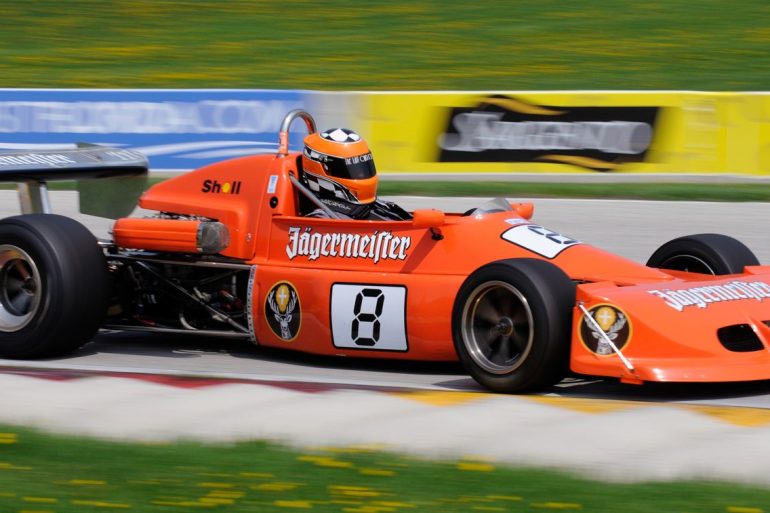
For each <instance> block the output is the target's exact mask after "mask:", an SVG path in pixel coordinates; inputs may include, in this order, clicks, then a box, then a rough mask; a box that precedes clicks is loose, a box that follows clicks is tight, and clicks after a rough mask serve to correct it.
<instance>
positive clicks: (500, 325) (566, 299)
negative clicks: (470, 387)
mask: <svg viewBox="0 0 770 513" xmlns="http://www.w3.org/2000/svg"><path fill="white" fill-rule="evenodd" d="M574 305H575V284H574V283H573V282H572V280H570V279H569V277H568V276H567V275H566V274H564V272H563V271H562V270H561V269H559V268H558V267H556V266H555V265H553V264H551V263H549V262H546V261H544V260H537V259H529V258H522V259H511V260H501V261H499V262H494V263H491V264H488V265H485V266H483V267H481V268H479V269H478V270H476V271H475V272H473V273H472V274H471V275H470V276H469V277H468V278H467V279H466V280H465V283H463V285H462V287H460V291H459V292H458V294H457V298H456V300H455V304H454V310H453V314H452V334H453V338H454V344H455V350H456V351H457V355H458V358H459V359H460V362H461V363H462V364H463V366H464V367H465V369H466V370H467V371H468V373H469V374H470V375H471V376H473V378H474V379H475V380H476V381H478V382H479V383H480V384H482V385H483V386H485V387H486V388H488V389H490V390H493V391H495V392H505V393H512V392H523V391H527V390H536V389H541V388H545V387H548V386H550V385H553V384H555V383H558V382H559V381H561V379H562V378H563V377H564V375H565V374H566V372H567V370H568V367H569V348H570V335H571V330H572V309H573V307H574Z"/></svg>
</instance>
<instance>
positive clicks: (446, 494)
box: [0, 427, 770, 513]
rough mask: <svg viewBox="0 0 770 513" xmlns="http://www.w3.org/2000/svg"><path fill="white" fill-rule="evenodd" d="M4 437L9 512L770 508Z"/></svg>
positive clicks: (254, 448) (343, 462)
mask: <svg viewBox="0 0 770 513" xmlns="http://www.w3.org/2000/svg"><path fill="white" fill-rule="evenodd" d="M0 431H2V432H0V511H3V512H6V511H7V512H16V511H37V512H42V511H46V512H56V513H70V512H71V513H83V512H89V511H94V512H97V511H137V512H141V513H154V512H169V511H179V512H188V511H199V510H216V511H227V512H255V511H258V512H260V513H262V512H272V511H282V512H285V511H297V510H311V511H318V512H336V511H339V512H346V513H389V512H410V511H413V512H420V513H422V512H437V513H451V512H455V511H457V512H460V511H463V512H484V511H486V512H496V511H497V512H507V511H511V512H514V511H515V512H526V511H544V510H545V511H547V510H579V511H585V512H597V513H600V512H607V513H618V512H620V511H622V512H624V513H643V512H650V513H660V512H682V513H686V512H691V513H692V512H697V513H712V512H713V513H725V512H731V511H743V512H746V513H751V512H760V511H763V510H762V509H761V508H762V507H764V506H766V505H767V504H770V490H768V489H762V488H758V487H749V486H738V485H727V484H717V483H708V482H674V483H646V484H606V483H601V482H598V481H592V480H586V479H580V478H577V477H574V476H570V475H568V474H565V473H558V472H552V471H544V470H533V469H514V468H507V467H504V466H501V465H497V464H495V463H493V462H487V461H478V460H460V461H428V460H422V459H417V458H405V457H401V456H397V455H394V454H390V453H383V452H377V451H375V450H373V449H365V448H359V449H348V450H331V449H327V450H321V449H319V450H315V451H304V452H299V451H296V450H290V449H287V448H284V447H279V446H275V445H269V444H265V443H257V442H254V443H238V444H228V445H202V444H194V443H173V444H130V443H115V442H106V441H97V440H88V439H80V438H71V437H63V436H52V435H47V434H41V433H39V432H35V431H31V430H26V429H15V428H8V427H3V428H1V429H0ZM628 464H629V465H633V462H628ZM735 508H748V509H735ZM752 508H753V509H752Z"/></svg>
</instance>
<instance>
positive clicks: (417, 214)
mask: <svg viewBox="0 0 770 513" xmlns="http://www.w3.org/2000/svg"><path fill="white" fill-rule="evenodd" d="M445 221H446V216H445V215H444V213H443V212H442V211H441V210H435V209H425V210H415V211H414V212H412V225H413V226H414V227H415V228H438V227H440V226H443V225H444V222H445Z"/></svg>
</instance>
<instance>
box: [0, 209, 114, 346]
mask: <svg viewBox="0 0 770 513" xmlns="http://www.w3.org/2000/svg"><path fill="white" fill-rule="evenodd" d="M108 279H109V276H108V273H107V265H106V262H105V259H104V253H103V252H102V250H101V249H100V248H99V245H98V243H97V241H96V239H95V237H94V236H93V235H92V234H91V232H90V231H88V229H86V228H85V227H84V226H83V225H81V224H80V223H78V222H77V221H74V220H72V219H70V218H68V217H63V216H58V215H53V214H29V215H21V216H15V217H9V218H6V219H3V220H2V221H0V357H3V358H18V359H24V358H43V357H50V356H56V355H59V354H62V353H66V352H68V351H72V350H74V349H76V348H78V347H80V346H82V345H83V344H85V343H86V342H88V341H89V340H91V338H92V337H93V336H94V334H95V333H96V331H97V329H98V328H99V326H100V325H101V323H102V320H103V319H104V315H105V312H106V308H107V300H108V291H109V284H108V283H109V282H108Z"/></svg>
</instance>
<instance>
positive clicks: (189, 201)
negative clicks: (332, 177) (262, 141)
mask: <svg viewBox="0 0 770 513" xmlns="http://www.w3.org/2000/svg"><path fill="white" fill-rule="evenodd" d="M296 165H297V164H296V158H294V159H287V158H277V157H276V156H274V155H258V156H252V157H243V158H239V159H233V160H228V161H224V162H219V163H216V164H212V165H210V166H206V167H202V168H200V169H198V170H196V171H193V172H190V173H187V174H185V175H181V176H178V177H175V178H173V179H171V180H166V181H165V182H161V183H159V184H157V185H155V186H153V187H151V188H150V189H148V190H147V191H146V192H145V193H144V194H143V195H142V197H141V198H140V199H139V206H140V207H142V208H145V209H148V210H157V211H159V212H173V213H175V214H184V215H190V216H200V217H205V218H208V219H212V220H216V221H220V222H222V223H224V224H225V225H226V226H227V228H228V229H229V231H230V245H229V246H228V247H227V248H226V249H225V250H223V251H222V253H221V254H222V255H223V256H228V257H233V258H238V259H243V260H249V259H252V258H254V257H255V253H256V248H257V239H258V238H259V237H262V234H264V233H267V232H269V223H270V218H271V217H272V216H273V215H282V214H283V215H289V214H290V215H296V214H297V206H296V196H295V192H294V191H293V189H292V185H291V183H290V182H289V176H288V175H289V173H290V172H293V173H295V174H296V169H297V168H296ZM273 198H275V199H274V200H273ZM271 200H273V201H272V203H271Z"/></svg>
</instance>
